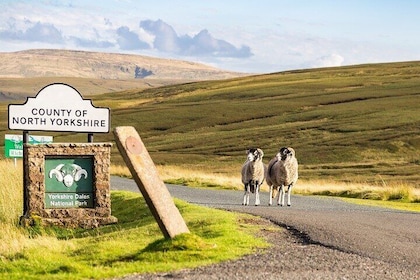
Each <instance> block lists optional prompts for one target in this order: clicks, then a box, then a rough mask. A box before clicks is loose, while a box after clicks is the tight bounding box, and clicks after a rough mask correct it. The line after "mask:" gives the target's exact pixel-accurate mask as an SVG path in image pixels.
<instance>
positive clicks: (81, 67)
mask: <svg viewBox="0 0 420 280" xmlns="http://www.w3.org/2000/svg"><path fill="white" fill-rule="evenodd" d="M0 61H1V64H0V94H2V96H3V99H4V98H13V97H14V96H13V95H15V94H17V95H18V96H19V95H23V96H24V95H33V94H34V90H33V88H31V85H32V87H34V84H33V83H30V84H26V82H23V83H22V80H21V79H22V78H32V79H33V78H42V79H44V80H47V81H50V82H55V81H57V79H56V78H59V79H58V80H60V82H62V78H63V77H65V78H66V79H67V80H68V79H69V78H73V79H72V81H73V83H76V84H75V85H74V86H75V87H76V88H77V86H78V85H79V84H84V85H83V86H84V87H86V88H87V91H88V92H89V93H104V92H110V91H116V90H125V89H130V88H148V87H156V86H161V85H168V84H178V83H184V82H192V81H204V80H219V79H227V78H233V77H238V76H244V75H245V74H242V73H235V72H229V71H224V70H220V69H217V68H214V67H210V66H208V65H204V64H200V63H194V62H188V61H182V60H173V59H161V58H153V57H147V56H141V55H129V54H116V53H99V52H84V51H72V50H27V51H20V52H11V53H0ZM77 79H88V80H89V81H91V82H88V83H87V84H90V85H89V86H87V85H86V81H82V80H77ZM105 80H107V81H108V82H104V81H105ZM117 80H118V81H119V82H118V84H117V85H116V84H115V81H117ZM34 81H38V79H34V80H32V82H34ZM98 84H99V86H98ZM104 84H105V85H104ZM44 85H45V84H43V85H42V86H44ZM28 87H29V88H28ZM38 87H39V86H36V88H37V89H38ZM39 89H40V88H39ZM39 89H38V90H39ZM36 92H37V90H36ZM36 92H35V93H36Z"/></svg>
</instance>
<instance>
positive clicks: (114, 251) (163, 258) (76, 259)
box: [0, 161, 278, 279]
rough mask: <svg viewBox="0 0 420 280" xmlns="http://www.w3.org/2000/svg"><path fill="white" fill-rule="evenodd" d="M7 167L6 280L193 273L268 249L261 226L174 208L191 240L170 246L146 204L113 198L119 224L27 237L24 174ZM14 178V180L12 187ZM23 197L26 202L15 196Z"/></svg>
mask: <svg viewBox="0 0 420 280" xmlns="http://www.w3.org/2000/svg"><path fill="white" fill-rule="evenodd" d="M9 164H10V165H13V163H11V162H8V161H5V162H3V161H0V171H1V175H2V176H1V177H0V185H2V186H6V187H4V188H1V189H0V197H1V199H2V204H1V205H2V208H1V209H0V279H103V278H111V277H119V276H123V275H127V274H132V273H149V272H164V271H173V270H177V269H184V268H192V267H197V266H202V265H207V264H211V263H217V262H221V261H225V260H229V259H235V258H238V257H240V256H242V255H245V254H249V253H252V252H254V251H255V250H256V249H257V248H265V247H268V246H269V244H268V243H266V242H265V241H264V240H263V239H259V238H255V235H256V234H257V232H258V230H260V229H261V228H262V227H265V228H266V229H267V228H268V229H269V230H278V229H277V228H275V227H273V228H269V227H271V226H264V225H261V223H259V222H258V221H257V220H258V218H256V217H253V216H249V215H242V214H236V213H232V212H226V211H221V210H216V209H208V208H205V207H200V206H196V205H191V204H188V203H186V202H183V201H181V200H175V204H176V206H177V208H178V209H179V210H180V212H181V215H182V216H183V218H184V219H185V221H186V223H187V225H188V228H189V229H190V231H191V233H190V234H182V235H179V236H177V237H175V238H173V239H165V238H163V235H162V233H161V231H160V229H159V227H158V225H157V223H156V222H155V220H154V218H153V216H152V214H151V213H150V210H149V208H148V207H147V205H146V203H145V201H144V198H143V197H142V196H141V195H140V194H137V193H132V192H124V191H115V192H112V193H111V200H112V214H113V215H114V216H116V217H117V218H118V221H119V222H118V224H115V225H108V226H104V227H100V228H97V229H91V230H85V229H63V228H57V227H42V226H35V227H33V228H30V229H24V228H21V227H19V226H17V224H18V220H19V217H20V215H21V212H22V195H21V193H22V192H21V177H20V178H19V176H20V175H21V173H20V171H19V169H20V168H10V165H9ZM10 178H14V180H10ZM15 193H18V194H19V193H20V195H14V194H15Z"/></svg>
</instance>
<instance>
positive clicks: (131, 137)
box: [114, 126, 190, 238]
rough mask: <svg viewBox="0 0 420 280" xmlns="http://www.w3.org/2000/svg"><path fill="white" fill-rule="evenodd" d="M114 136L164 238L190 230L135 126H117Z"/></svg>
mask: <svg viewBox="0 0 420 280" xmlns="http://www.w3.org/2000/svg"><path fill="white" fill-rule="evenodd" d="M114 135H115V139H116V143H117V147H118V149H119V151H120V153H121V155H122V157H123V158H124V161H125V162H126V164H127V166H128V168H129V170H130V172H131V174H132V175H133V178H134V180H135V182H136V184H137V186H138V188H139V189H140V191H141V193H142V194H143V197H144V199H145V200H146V203H147V205H148V206H149V209H150V211H151V212H152V214H153V216H154V218H155V219H156V221H157V223H158V225H159V227H160V229H161V231H162V233H163V235H164V236H165V238H173V237H175V236H176V235H178V234H181V233H189V232H190V231H189V229H188V227H187V225H186V223H185V221H184V219H183V218H182V216H181V214H180V213H179V210H178V208H176V206H175V203H174V201H173V199H172V197H171V194H170V193H169V191H168V188H167V187H166V186H165V184H164V183H163V181H162V180H161V179H160V178H159V174H158V172H157V169H156V166H155V164H154V163H153V161H152V159H151V157H150V155H149V152H148V151H147V149H146V147H145V146H144V144H143V142H142V141H141V139H140V136H139V135H138V133H137V131H136V130H135V128H134V127H131V126H120V127H116V128H115V129H114Z"/></svg>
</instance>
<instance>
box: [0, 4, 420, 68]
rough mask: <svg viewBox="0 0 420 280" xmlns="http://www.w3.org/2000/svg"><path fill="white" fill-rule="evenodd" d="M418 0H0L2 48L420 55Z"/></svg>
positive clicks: (225, 64) (305, 59) (232, 60)
mask: <svg viewBox="0 0 420 280" xmlns="http://www.w3.org/2000/svg"><path fill="white" fill-rule="evenodd" d="M419 11H420V1H417V0H287V1H285V0H211V1H205V0H201V1H199V0H183V1H181V0H154V1H151V0H148V1H144V0H100V1H97V0H92V1H90V0H63V1H59V0H26V1H24V0H0V52H14V51H20V50H27V49H39V48H48V49H69V50H84V51H99V52H109V53H127V54H138V55H147V56H153V57H160V58H172V59H181V60H187V61H193V62H199V63H204V64H207V65H210V66H214V67H217V68H220V69H223V70H230V71H238V72H246V73H273V72H280V71H286V70H296V69H307V68H318V67H331V66H344V65H355V64H365V63H380V62H396V61H414V60H420V16H419Z"/></svg>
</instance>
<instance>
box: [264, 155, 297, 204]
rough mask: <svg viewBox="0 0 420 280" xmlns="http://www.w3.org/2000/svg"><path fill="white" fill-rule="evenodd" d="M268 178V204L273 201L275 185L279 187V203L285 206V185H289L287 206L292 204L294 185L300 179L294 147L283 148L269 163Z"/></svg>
mask: <svg viewBox="0 0 420 280" xmlns="http://www.w3.org/2000/svg"><path fill="white" fill-rule="evenodd" d="M266 180H267V181H266V182H267V184H268V185H269V187H270V198H269V199H270V200H269V203H268V205H271V204H272V203H273V187H275V188H276V189H277V188H279V193H278V194H277V195H278V199H277V204H278V205H280V206H283V205H284V195H285V191H284V187H285V186H287V206H291V203H290V194H291V192H292V187H293V185H294V184H296V181H297V180H298V161H297V159H296V156H295V150H294V149H293V148H291V147H283V148H281V149H280V151H279V152H278V153H277V154H276V156H275V157H274V158H273V159H272V160H271V161H270V162H269V163H268V167H267V174H266ZM280 199H281V200H280Z"/></svg>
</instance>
